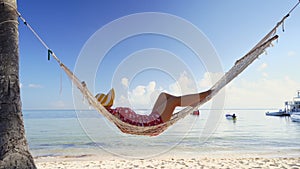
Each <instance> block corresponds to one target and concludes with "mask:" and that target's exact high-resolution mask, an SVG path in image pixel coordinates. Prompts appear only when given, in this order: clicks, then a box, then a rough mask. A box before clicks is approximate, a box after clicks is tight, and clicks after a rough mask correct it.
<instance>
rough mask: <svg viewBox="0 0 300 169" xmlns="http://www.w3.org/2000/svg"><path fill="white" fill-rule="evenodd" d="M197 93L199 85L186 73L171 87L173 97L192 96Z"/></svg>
mask: <svg viewBox="0 0 300 169" xmlns="http://www.w3.org/2000/svg"><path fill="white" fill-rule="evenodd" d="M196 91H197V83H196V82H195V80H193V79H192V78H191V77H190V76H189V75H188V74H187V73H186V72H183V73H181V74H180V76H179V78H178V80H177V81H176V82H175V83H173V84H171V85H169V93H171V94H173V95H184V94H191V93H195V92H196Z"/></svg>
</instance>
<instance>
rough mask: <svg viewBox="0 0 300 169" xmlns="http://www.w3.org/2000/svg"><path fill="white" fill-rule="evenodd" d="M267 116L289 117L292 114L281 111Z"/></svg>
mask: <svg viewBox="0 0 300 169" xmlns="http://www.w3.org/2000/svg"><path fill="white" fill-rule="evenodd" d="M266 115H267V116H289V115H290V114H289V113H287V112H286V111H284V110H279V111H276V112H266Z"/></svg>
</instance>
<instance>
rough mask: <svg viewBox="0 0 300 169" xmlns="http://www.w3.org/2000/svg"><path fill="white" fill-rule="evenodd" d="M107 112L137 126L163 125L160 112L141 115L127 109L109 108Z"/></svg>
mask: <svg viewBox="0 0 300 169" xmlns="http://www.w3.org/2000/svg"><path fill="white" fill-rule="evenodd" d="M107 110H108V111H109V112H110V113H111V114H113V115H114V116H116V117H117V118H119V119H120V120H122V121H123V122H125V123H129V124H132V125H136V126H155V125H158V124H161V123H163V121H162V119H161V116H160V114H159V113H158V112H152V113H151V114H150V115H141V114H136V113H135V112H134V111H133V110H131V109H130V108H127V107H117V108H115V109H111V108H108V109H107Z"/></svg>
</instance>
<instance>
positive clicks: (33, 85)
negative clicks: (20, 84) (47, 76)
mask: <svg viewBox="0 0 300 169" xmlns="http://www.w3.org/2000/svg"><path fill="white" fill-rule="evenodd" d="M28 87H29V88H43V86H42V85H39V84H29V85H28Z"/></svg>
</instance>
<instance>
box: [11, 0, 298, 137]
mask: <svg viewBox="0 0 300 169" xmlns="http://www.w3.org/2000/svg"><path fill="white" fill-rule="evenodd" d="M299 2H300V1H299ZM299 2H298V3H297V4H296V5H295V6H294V7H293V8H292V10H291V11H290V12H289V13H288V14H287V15H286V16H285V17H283V18H282V20H281V21H280V22H278V23H277V25H276V26H275V27H274V28H273V29H272V30H271V31H270V32H269V33H268V34H267V35H266V36H265V37H264V38H263V39H262V40H261V41H259V42H258V43H257V44H256V45H255V46H254V47H253V48H252V49H251V50H250V51H249V52H248V53H247V54H246V55H245V56H243V57H242V58H241V59H239V60H237V61H236V62H235V64H234V66H233V67H232V68H231V69H230V70H229V71H228V72H227V73H225V75H224V76H223V77H222V78H221V79H220V80H219V81H217V82H216V83H215V84H214V85H213V86H212V87H211V88H210V90H212V92H211V94H210V95H208V96H207V97H206V98H205V99H203V100H202V101H201V102H199V103H198V105H196V106H195V107H186V108H185V109H183V110H181V111H179V112H177V113H174V114H173V115H172V117H171V119H170V120H169V121H167V122H164V123H162V124H158V125H155V126H135V125H131V124H128V123H125V122H123V121H122V120H120V119H119V118H117V117H115V116H114V115H112V114H111V113H110V112H108V111H107V110H106V109H105V108H104V107H103V106H102V105H101V104H100V103H99V102H98V101H97V99H96V98H95V96H94V95H93V94H92V93H91V92H90V91H89V90H88V88H87V86H86V84H85V82H84V81H80V80H79V79H78V78H77V77H76V76H75V75H74V74H73V72H72V71H71V70H70V69H69V68H68V67H67V66H65V65H64V64H63V63H62V62H61V61H60V59H59V58H58V57H57V56H56V55H55V53H53V52H52V51H51V50H50V48H49V47H48V46H47V45H46V43H45V42H44V41H43V40H42V39H41V38H40V36H39V35H38V34H37V33H36V32H35V31H34V29H33V28H32V27H31V26H30V25H29V24H28V23H27V22H26V20H25V19H24V18H23V17H22V16H21V14H20V13H19V12H18V11H17V10H16V11H17V13H18V15H19V18H20V19H21V20H22V21H23V22H24V24H25V25H26V26H27V27H28V28H29V29H30V30H31V31H32V32H33V34H34V35H35V36H36V37H37V38H38V40H39V41H40V42H41V43H42V44H43V46H44V47H45V48H46V49H47V50H48V59H49V58H50V55H51V56H52V57H53V58H54V59H55V60H56V61H57V62H58V64H59V65H60V67H61V68H62V69H63V70H64V71H65V73H66V74H67V76H68V77H69V78H70V79H71V81H72V82H73V84H74V85H75V86H76V87H77V88H78V89H79V90H80V91H81V93H82V95H83V96H84V98H85V99H86V100H87V101H88V103H89V104H90V105H91V106H92V107H94V108H95V109H96V110H97V111H98V112H99V113H100V114H102V115H103V116H104V117H105V118H107V119H108V120H109V121H111V122H112V123H114V124H115V125H116V126H117V127H118V128H119V129H120V130H121V131H122V132H124V133H128V134H134V135H148V136H153V135H158V134H160V133H162V132H164V131H165V130H166V129H167V128H168V127H169V126H171V125H173V124H174V123H176V122H177V121H178V120H180V119H182V118H184V117H185V116H187V115H188V114H190V113H191V112H193V111H195V110H196V109H198V108H199V107H200V106H201V105H202V104H204V103H206V102H207V101H209V100H210V99H211V98H213V96H214V95H216V94H217V93H218V92H219V91H220V90H221V89H222V88H223V87H224V86H226V85H227V84H228V83H229V82H230V81H232V80H233V79H234V78H235V77H237V76H238V75H239V74H240V73H241V72H242V71H243V70H245V69H246V68H247V67H248V66H249V65H250V64H251V63H252V62H253V61H254V60H255V59H257V58H258V56H259V55H261V54H262V53H263V52H264V51H265V49H266V48H268V47H269V46H270V45H271V43H272V42H273V41H274V40H276V39H277V38H278V35H275V33H276V30H277V28H278V27H279V26H280V25H283V23H284V20H285V19H286V18H287V17H288V16H289V14H290V13H291V12H292V11H293V10H294V9H295V8H296V6H297V5H298V4H299Z"/></svg>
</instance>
